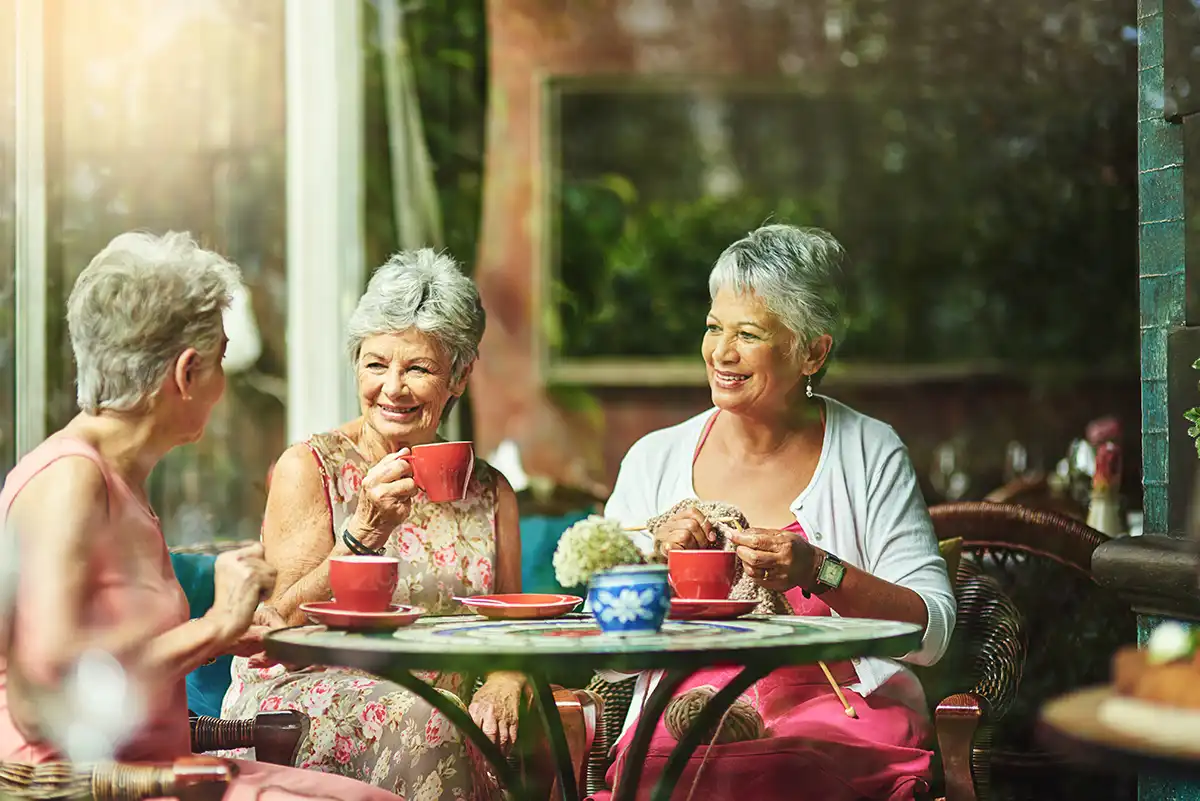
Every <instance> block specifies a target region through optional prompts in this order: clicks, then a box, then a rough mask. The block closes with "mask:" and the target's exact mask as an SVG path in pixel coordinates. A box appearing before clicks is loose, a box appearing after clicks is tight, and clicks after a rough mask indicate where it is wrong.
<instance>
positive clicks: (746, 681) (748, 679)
mask: <svg viewBox="0 0 1200 801" xmlns="http://www.w3.org/2000/svg"><path fill="white" fill-rule="evenodd" d="M770 672H771V671H770V669H769V668H767V669H764V668H751V667H744V668H742V672H741V673H738V674H737V676H736V677H734V679H733V680H732V681H730V682H729V684H726V685H725V686H724V687H723V688H721V690H720V691H719V692H717V694H716V695H714V696H713V697H712V698H710V699H709V701H708V703H707V704H705V705H704V708H703V709H701V710H700V714H699V715H697V716H696V721H695V723H693V724H692V725H691V727H690V728H689V729H688V730H687V732H686V733H685V734H684V735H683V737H682V738H681V739H680V740H679V742H677V743H676V744H675V747H674V748H673V749H672V750H671V756H670V757H668V758H667V764H666V767H664V768H663V772H662V775H660V776H659V777H658V782H657V783H655V785H654V793H653V794H652V795H651V796H650V801H669V800H670V798H671V793H673V792H675V785H676V784H678V783H679V777H680V776H682V775H683V769H684V768H685V767H686V766H687V763H688V760H689V759H691V758H692V754H693V753H695V751H696V747H697V746H699V745H700V740H701V738H702V737H704V735H705V732H708V731H710V730H711V729H712V728H713V727H715V726H716V725H717V722H718V721H720V720H721V717H722V716H723V715H724V714H725V712H726V711H727V710H728V709H729V707H730V706H732V705H733V702H734V701H736V700H737V699H738V697H739V696H741V694H742V693H744V692H745V691H746V690H748V689H749V688H750V685H752V684H754V682H756V681H758V680H759V679H761V678H762V677H763V676H765V675H767V674H768V673H770ZM709 736H710V737H711V736H712V735H711V734H710V735H709ZM700 797H701V798H703V797H704V794H703V793H701V795H700Z"/></svg>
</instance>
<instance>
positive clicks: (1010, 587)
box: [930, 503, 1137, 801]
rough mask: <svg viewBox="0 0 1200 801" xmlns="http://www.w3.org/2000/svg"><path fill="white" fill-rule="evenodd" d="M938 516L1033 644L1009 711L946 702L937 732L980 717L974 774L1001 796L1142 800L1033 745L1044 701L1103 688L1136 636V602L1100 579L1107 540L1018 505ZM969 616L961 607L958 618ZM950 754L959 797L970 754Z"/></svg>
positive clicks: (967, 563) (974, 507)
mask: <svg viewBox="0 0 1200 801" xmlns="http://www.w3.org/2000/svg"><path fill="white" fill-rule="evenodd" d="M930 514H931V515H932V517H933V523H934V527H935V528H936V529H937V533H938V536H939V538H943V539H945V538H950V537H962V538H963V564H964V568H963V569H971V570H974V571H977V572H979V573H981V574H983V575H986V576H988V577H989V578H991V579H992V580H993V581H995V582H997V583H998V584H999V586H1000V587H1001V588H1002V590H1003V592H1004V594H1005V595H1006V596H1007V597H1008V598H1009V599H1011V601H1012V603H1013V604H1015V605H1016V607H1017V609H1018V610H1019V612H1020V619H1021V621H1022V623H1023V626H1024V636H1025V637H1026V638H1027V641H1028V645H1029V650H1028V659H1027V660H1026V662H1025V666H1024V671H1023V672H1022V673H1021V674H1020V678H1021V685H1020V690H1021V691H1020V693H1019V694H1018V695H1017V696H1016V698H1015V700H1014V701H1013V702H1012V703H1011V705H1010V708H1009V710H1008V714H1007V715H1006V716H1005V717H1003V718H1002V719H996V718H995V716H994V715H990V714H989V712H990V710H989V708H988V706H987V705H986V704H976V703H975V702H974V701H973V700H971V699H960V700H964V701H965V703H963V704H962V706H961V707H960V708H959V709H952V708H951V706H950V704H949V701H950V699H947V702H946V703H944V704H943V705H940V706H939V708H938V711H937V716H938V731H939V735H940V734H941V732H942V731H943V730H944V728H945V726H946V724H947V723H951V722H952V721H953V724H952V725H955V726H959V727H962V728H963V729H967V728H970V727H971V726H972V723H971V721H972V719H975V720H978V721H979V724H978V725H976V726H975V742H976V747H975V749H974V751H973V753H972V760H971V764H972V769H973V770H974V771H975V773H976V781H977V782H978V780H979V777H980V776H987V775H988V774H990V779H991V789H992V795H993V796H995V797H1000V798H1012V799H1021V798H1089V799H1097V801H1099V799H1109V798H1111V799H1117V798H1121V799H1124V798H1132V797H1134V795H1135V794H1136V789H1135V787H1134V784H1133V782H1132V781H1123V780H1117V779H1114V778H1112V777H1095V776H1091V775H1089V774H1086V773H1082V772H1079V771H1076V770H1073V769H1072V768H1071V766H1070V765H1068V764H1066V763H1065V762H1063V761H1062V760H1060V759H1058V758H1056V757H1054V756H1053V755H1050V754H1047V753H1046V752H1044V751H1043V750H1042V749H1040V748H1038V747H1037V746H1036V744H1035V740H1034V730H1035V726H1036V721H1037V713H1038V709H1039V707H1040V706H1041V704H1042V703H1044V702H1045V701H1047V700H1049V699H1050V698H1051V697H1053V696H1055V695H1057V694H1060V693H1062V692H1066V691H1067V690H1070V689H1075V688H1078V687H1081V686H1086V685H1091V684H1100V683H1105V682H1106V681H1107V680H1108V670H1109V660H1110V658H1111V656H1112V654H1113V652H1114V651H1115V650H1116V649H1117V648H1118V647H1120V646H1121V645H1124V644H1127V643H1131V642H1133V641H1134V640H1135V638H1136V632H1137V628H1136V619H1135V617H1134V615H1133V613H1132V612H1131V611H1130V610H1129V607H1128V605H1127V604H1125V603H1124V602H1122V601H1121V599H1120V598H1119V597H1117V595H1116V594H1115V593H1112V592H1107V591H1105V590H1104V589H1103V588H1101V587H1100V586H1099V585H1098V584H1097V583H1096V581H1095V579H1094V578H1093V576H1092V572H1091V561H1092V552H1093V551H1094V550H1095V549H1096V547H1097V546H1098V545H1099V544H1101V543H1102V542H1104V541H1106V540H1107V537H1105V536H1104V535H1102V534H1100V533H1099V532H1097V531H1095V530H1093V529H1091V528H1089V527H1088V526H1086V525H1084V524H1083V523H1080V522H1079V521H1078V520H1074V519H1072V518H1070V517H1067V516H1065V515H1062V514H1057V513H1055V512H1051V511H1045V510H1037V509H1030V508H1026V507H1022V506H1017V505H1014V504H996V503H954V504H944V505H941V506H935V507H933V508H932V509H930ZM963 569H960V571H959V582H960V586H961V582H962V580H963ZM959 603H960V605H961V604H963V597H962V593H961V590H960V592H959ZM963 614H964V609H963V607H962V606H960V610H959V616H960V620H961V618H962V616H963ZM977 710H978V711H977ZM942 749H943V761H944V762H946V763H947V789H948V792H953V791H952V790H951V787H950V784H951V777H950V764H951V762H952V761H955V760H961V758H962V757H961V754H960V755H958V756H957V757H953V758H951V757H949V756H948V754H947V753H946V750H947V749H946V746H945V744H944V743H943V744H942Z"/></svg>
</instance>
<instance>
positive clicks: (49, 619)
mask: <svg viewBox="0 0 1200 801" xmlns="http://www.w3.org/2000/svg"><path fill="white" fill-rule="evenodd" d="M98 521H109V509H108V488H107V486H106V485H105V481H104V476H103V474H102V473H101V472H100V469H99V468H98V467H97V466H96V465H95V464H94V463H93V462H91V461H90V460H89V459H86V458H84V457H65V458H62V459H59V460H58V461H56V462H54V463H53V464H51V465H49V466H48V467H46V469H44V470H43V471H42V472H41V473H39V474H38V475H37V476H36V477H35V478H34V479H32V480H31V481H30V482H29V483H28V484H27V485H26V486H25V488H24V489H23V490H21V492H20V494H19V495H18V496H17V498H16V500H15V501H14V503H13V505H12V508H11V509H10V510H9V516H8V522H9V524H10V525H12V526H13V527H14V529H13V530H14V531H16V532H17V536H18V539H19V541H20V543H21V545H20V548H21V550H20V556H21V575H22V576H24V577H26V580H25V581H23V582H22V592H21V594H20V602H19V603H20V604H21V607H22V608H19V609H18V612H17V614H18V615H19V616H20V617H21V618H23V619H25V620H36V621H37V626H36V628H33V627H25V631H26V632H33V633H32V634H31V635H29V636H27V637H26V639H25V641H24V642H25V645H26V649H25V651H24V653H23V654H22V659H21V663H20V664H19V666H18V667H19V670H20V672H21V673H22V674H23V676H24V678H25V679H26V680H27V681H31V682H32V683H34V684H37V685H53V684H55V683H57V681H58V680H59V679H60V678H61V676H62V674H63V672H64V671H65V670H66V669H67V668H68V667H69V666H70V665H71V664H73V663H74V661H75V659H76V658H77V657H78V655H79V654H80V653H81V652H83V651H84V650H87V649H90V648H97V649H101V650H103V651H106V652H108V653H111V654H113V655H114V656H115V657H116V658H118V659H120V660H121V661H122V662H124V663H125V664H127V665H130V666H131V667H133V668H134V669H136V670H140V671H145V672H146V673H147V674H148V675H153V676H155V678H156V679H162V680H164V681H166V682H170V681H174V680H177V679H179V678H182V677H183V676H185V675H186V674H188V673H190V672H191V671H192V670H194V669H195V668H197V667H199V666H200V665H202V664H204V663H205V662H206V661H208V660H209V659H211V658H212V657H214V656H216V655H218V654H220V653H221V652H222V651H223V650H224V649H225V648H227V647H228V646H229V644H230V643H231V642H232V641H233V639H234V638H235V637H236V635H237V633H238V632H233V631H230V627H229V625H227V623H226V621H224V620H223V619H222V618H221V616H220V615H206V616H205V617H203V618H200V619H197V620H190V621H188V622H187V623H184V624H182V625H180V626H177V627H175V628H173V629H171V630H169V631H167V632H165V633H162V634H159V635H157V636H155V635H154V633H153V632H154V627H155V626H156V623H157V621H156V620H155V619H154V616H153V615H148V616H140V615H139V616H134V617H129V618H126V619H124V620H121V621H119V622H118V623H117V624H116V625H115V626H113V627H110V628H108V629H106V630H104V631H102V632H96V633H90V632H89V633H85V632H83V631H82V628H83V614H82V613H83V610H84V609H85V608H86V607H87V605H88V604H89V603H90V602H91V599H89V598H88V597H87V580H88V569H89V566H90V560H89V559H88V558H86V554H87V553H88V551H89V550H90V549H91V548H93V547H121V543H120V541H119V532H118V531H115V530H113V529H112V525H113V524H112V522H111V521H109V522H108V525H106V526H104V527H103V528H101V529H100V531H98V530H97V522H98ZM98 537H112V538H113V541H112V542H111V543H109V542H97V538H98ZM32 577H36V579H35V580H29V579H31V578H32Z"/></svg>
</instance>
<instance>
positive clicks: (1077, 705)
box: [1037, 686, 1200, 781]
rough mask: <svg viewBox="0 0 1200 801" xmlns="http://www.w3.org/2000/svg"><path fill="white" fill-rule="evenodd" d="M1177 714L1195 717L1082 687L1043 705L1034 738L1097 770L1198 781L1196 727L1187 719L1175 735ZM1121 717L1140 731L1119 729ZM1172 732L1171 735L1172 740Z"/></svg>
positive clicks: (1199, 758)
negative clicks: (1129, 718) (1137, 722)
mask: <svg viewBox="0 0 1200 801" xmlns="http://www.w3.org/2000/svg"><path fill="white" fill-rule="evenodd" d="M1180 713H1183V714H1184V715H1188V714H1189V713H1190V714H1192V715H1194V713H1192V712H1191V711H1190V710H1174V709H1171V708H1170V707H1159V706H1157V705H1153V704H1147V703H1146V702H1143V701H1138V700H1135V699H1123V698H1121V697H1120V696H1119V695H1118V694H1117V693H1116V691H1115V690H1114V689H1113V688H1112V687H1111V686H1100V687H1086V688H1084V689H1081V690H1075V691H1074V692H1070V693H1067V694H1066V695H1061V696H1059V697H1057V698H1054V699H1052V700H1051V701H1050V702H1048V703H1047V704H1046V705H1045V706H1043V707H1042V709H1041V714H1040V719H1039V721H1038V729H1037V736H1038V739H1039V740H1040V741H1041V743H1042V744H1043V745H1044V746H1045V747H1047V748H1049V749H1050V750H1052V751H1055V752H1057V753H1059V754H1062V755H1063V756H1065V757H1066V758H1068V759H1070V760H1071V761H1073V762H1075V763H1077V764H1081V765H1084V766H1087V767H1089V768H1093V769H1095V770H1098V771H1107V772H1118V773H1140V772H1145V773H1156V774H1163V775H1168V776H1172V777H1174V778H1177V779H1185V780H1187V781H1195V780H1197V779H1200V737H1198V736H1197V733H1200V727H1197V726H1196V723H1195V722H1194V718H1192V717H1190V716H1189V717H1187V718H1186V721H1185V723H1184V724H1183V725H1184V726H1186V728H1187V731H1186V734H1184V735H1183V736H1180V735H1179V734H1178V730H1179V727H1180V724H1179V723H1173V721H1172V718H1174V717H1175V716H1176V715H1177V714H1180ZM1126 715H1136V716H1137V717H1138V718H1140V720H1141V725H1140V727H1139V728H1140V729H1141V730H1140V731H1139V728H1131V727H1129V726H1122V725H1121V718H1122V717H1123V716H1126ZM1156 728H1157V729H1158V732H1157V736H1155V734H1156V732H1155V731H1154V729H1156ZM1171 728H1174V729H1175V731H1176V733H1175V734H1173V735H1171V734H1170V729H1171Z"/></svg>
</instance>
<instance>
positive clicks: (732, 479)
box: [605, 225, 955, 801]
mask: <svg viewBox="0 0 1200 801" xmlns="http://www.w3.org/2000/svg"><path fill="white" fill-rule="evenodd" d="M842 256H843V251H842V248H841V246H840V245H839V244H838V242H837V241H836V240H835V239H834V238H833V236H831V235H830V234H829V233H827V232H825V231H822V230H819V229H814V228H803V229H802V228H796V227H793V226H788V225H769V226H765V227H763V228H760V229H758V230H757V231H754V232H753V233H751V234H749V235H748V236H746V237H745V238H743V239H741V240H740V241H738V242H736V243H734V244H733V245H731V246H730V247H729V248H728V249H726V251H725V252H724V253H723V254H722V255H721V257H720V258H719V259H718V260H717V263H716V265H715V266H714V267H713V270H712V273H711V275H710V277H709V290H710V294H711V296H712V307H711V309H710V311H709V314H708V322H707V331H706V333H705V335H704V340H703V345H702V349H701V350H702V353H703V356H704V361H705V365H706V367H707V372H708V381H709V386H710V387H711V390H712V400H713V406H714V407H715V408H713V409H710V410H708V411H706V412H704V413H702V414H700V415H698V416H696V417H693V418H692V419H690V420H687V421H685V422H683V423H680V424H679V425H676V426H672V427H670V428H666V429H662V430H659V431H655V432H653V433H651V434H648V435H647V436H645V437H643V438H642V439H641V440H639V441H638V442H637V443H636V444H634V446H633V447H632V448H631V449H630V450H629V453H628V454H627V455H626V456H625V459H624V460H623V461H622V463H621V469H620V472H619V474H618V477H617V482H616V486H615V488H614V490H613V494H612V497H611V498H610V499H609V501H608V505H607V507H606V509H605V514H606V516H608V517H612V518H616V519H618V520H621V521H622V522H624V523H626V524H629V525H639V524H642V523H644V522H645V521H646V520H648V519H649V518H651V517H654V516H656V515H660V514H662V513H663V512H665V511H667V510H669V509H670V508H671V507H673V506H674V505H675V504H676V503H678V502H679V501H682V500H685V499H688V498H698V499H700V500H707V501H723V502H726V503H730V504H733V505H735V506H737V507H738V509H740V510H741V511H742V513H743V514H744V516H745V517H746V519H747V521H748V522H749V524H750V526H751V527H752V528H749V529H747V530H746V531H745V532H744V533H741V534H739V535H737V536H736V537H735V542H736V544H737V545H738V546H739V547H738V549H737V554H738V556H739V558H740V559H741V560H742V563H743V565H744V567H745V569H746V571H747V572H749V574H750V575H751V576H752V577H753V578H754V579H755V580H756V581H757V582H758V583H759V584H761V585H762V586H764V587H766V588H769V589H773V590H778V591H781V592H784V593H785V595H786V597H787V598H788V600H789V601H790V603H791V605H792V607H793V609H794V610H795V611H796V613H797V614H809V615H840V616H844V617H868V618H877V619H887V620H900V621H905V622H910V623H916V624H918V625H920V626H922V627H923V628H924V637H923V640H922V643H921V647H920V648H919V649H918V650H917V651H915V652H913V653H911V654H909V655H908V656H906V657H904V659H903V660H901V661H899V662H897V661H894V660H886V659H875V658H865V659H857V660H853V662H847V663H845V664H842V665H831V666H830V667H831V669H832V670H833V673H834V675H835V677H836V680H838V681H839V683H841V684H843V685H844V692H845V694H846V695H847V697H848V700H849V701H850V703H851V705H853V706H854V708H855V710H856V711H857V713H858V716H857V718H849V717H847V716H846V715H845V714H844V710H843V708H842V705H841V703H840V701H839V700H838V699H837V696H836V694H835V693H834V692H833V690H832V688H831V687H830V685H829V683H828V681H827V680H826V679H825V678H824V676H823V674H821V673H820V672H819V671H817V670H816V669H814V668H789V669H786V670H781V671H777V672H776V673H774V674H772V675H771V676H769V677H768V678H766V679H763V680H762V681H760V682H758V683H757V684H756V685H755V686H754V687H752V688H751V690H750V691H749V692H747V693H746V694H745V695H744V696H743V700H746V701H748V702H750V703H752V704H754V705H755V707H756V708H757V709H758V711H759V713H760V714H761V715H762V717H763V719H764V722H765V724H766V727H767V734H768V737H767V738H766V739H763V740H758V741H753V742H741V743H729V744H722V745H715V746H712V747H711V748H710V749H705V748H704V747H703V746H702V747H701V748H700V749H698V750H697V752H696V754H695V756H694V757H693V759H692V762H691V764H690V765H689V767H688V769H687V771H686V772H685V773H684V780H683V783H682V785H681V786H685V787H686V786H689V785H690V783H691V779H692V777H694V776H695V774H696V770H697V769H698V767H699V765H700V763H701V762H702V761H704V760H705V753H706V750H707V751H711V753H708V755H707V756H708V758H707V763H706V765H705V767H704V774H703V777H702V785H701V788H700V789H701V790H702V791H703V792H702V797H704V798H706V799H733V798H735V797H736V798H738V799H743V800H744V799H751V798H753V799H756V801H769V800H770V799H784V798H787V799H800V798H803V799H822V800H823V801H841V799H847V801H848V800H849V799H860V798H886V799H893V801H900V799H906V800H907V799H912V798H914V797H920V796H921V794H922V793H924V792H925V791H926V790H927V789H928V779H929V777H930V773H931V757H932V753H931V751H929V750H928V746H929V744H930V740H931V734H932V728H931V726H930V724H929V720H928V712H927V707H926V703H925V698H924V694H923V692H922V690H921V685H920V684H919V682H918V681H917V679H916V677H915V676H914V675H913V673H912V672H911V671H910V670H909V669H908V668H907V667H905V666H904V664H903V663H904V662H909V663H913V664H917V665H932V664H934V663H935V662H937V661H938V659H939V658H941V656H942V654H943V653H944V652H945V650H946V646H947V644H948V642H949V639H950V633H951V631H952V630H953V628H954V617H955V604H954V594H953V591H952V589H951V586H950V581H949V579H948V577H947V573H946V564H945V562H944V560H943V559H942V558H941V556H940V555H939V553H938V548H937V542H936V538H935V536H934V533H933V526H932V524H931V523H930V519H929V513H928V510H927V509H926V507H925V503H924V501H923V500H922V497H921V493H920V489H919V487H918V484H917V478H916V474H915V472H914V471H913V467H912V463H911V461H910V460H909V458H908V453H907V451H906V450H905V447H904V444H903V443H902V442H901V441H900V438H899V437H898V436H897V435H896V433H895V432H894V431H893V430H892V429H891V427H890V426H888V425H886V424H885V423H882V422H880V421H878V420H874V419H872V418H870V417H867V416H865V415H862V414H860V413H858V412H856V411H854V410H853V409H850V408H849V407H847V406H845V405H843V404H841V403H838V402H837V401H835V400H832V399H830V398H826V397H823V396H820V395H817V394H815V393H814V392H813V384H812V377H813V376H814V375H815V374H816V373H817V372H818V371H820V369H821V367H822V366H823V365H824V363H825V360H826V359H827V358H828V356H829V353H830V351H831V349H832V347H833V335H834V332H835V331H834V329H835V328H836V324H837V322H838V320H839V311H838V308H837V292H836V289H835V287H836V282H837V278H838V274H839V272H840V263H841V259H842ZM710 536H711V531H710V528H709V524H708V523H707V521H706V520H705V519H704V517H703V515H701V514H699V513H698V512H696V511H695V510H688V511H685V512H682V513H679V514H677V515H675V516H674V517H672V518H670V519H669V520H667V521H666V522H665V523H662V524H661V525H659V526H658V528H657V529H656V530H655V531H654V532H652V534H647V535H645V539H644V540H643V542H642V543H641V544H642V546H643V548H644V549H645V550H646V551H647V553H650V552H652V551H657V552H658V553H659V554H662V553H665V552H666V551H669V550H671V549H674V548H703V547H706V546H707V545H708V543H709V542H710ZM734 673H735V671H734V670H731V669H714V670H705V671H701V672H700V673H699V674H697V675H696V676H694V677H693V678H692V679H691V680H689V681H688V682H687V683H685V684H684V686H683V687H682V688H681V689H680V692H684V691H686V690H687V689H690V688H693V687H697V686H701V685H711V686H723V685H724V684H725V683H727V682H728V681H729V679H730V678H732V676H733V674H734ZM657 678H658V676H657V675H656V674H644V675H642V676H641V677H639V682H638V684H639V687H638V693H639V696H644V694H645V693H647V692H648V691H649V690H650V688H651V687H652V685H653V684H654V683H655V682H656V681H657ZM638 709H639V700H638V698H635V702H634V704H633V705H632V707H631V712H630V718H629V720H628V721H627V722H626V728H625V732H624V734H623V736H622V738H621V740H620V743H619V744H618V747H617V756H618V758H617V761H616V764H615V765H614V768H613V771H612V772H611V773H610V776H609V786H613V784H612V783H613V782H614V781H615V778H616V775H617V774H619V772H620V771H621V769H622V768H623V754H624V752H625V750H626V749H627V748H628V745H629V740H630V738H631V734H632V724H633V722H634V721H635V720H636V714H637V710H638ZM673 746H674V739H673V738H672V737H671V736H670V734H668V733H667V732H666V730H665V728H664V727H663V725H662V724H661V723H660V724H659V727H658V730H657V731H656V732H655V735H654V739H653V742H652V745H651V749H650V754H649V758H648V759H647V762H646V763H645V765H644V767H643V770H644V774H643V782H642V784H643V786H644V787H647V788H648V787H651V786H653V781H652V780H653V779H654V778H655V777H656V776H657V774H658V773H659V772H660V771H661V770H662V768H663V766H664V765H665V762H666V759H667V757H668V756H669V754H670V751H671V748H672V747H673Z"/></svg>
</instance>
